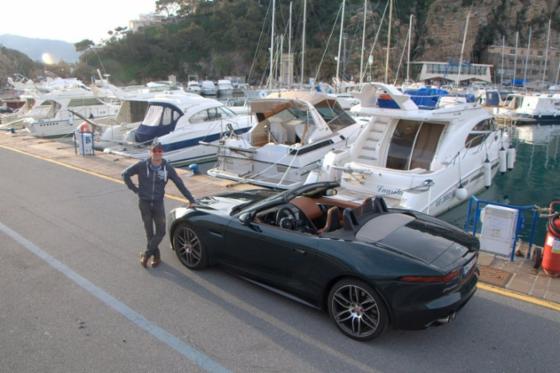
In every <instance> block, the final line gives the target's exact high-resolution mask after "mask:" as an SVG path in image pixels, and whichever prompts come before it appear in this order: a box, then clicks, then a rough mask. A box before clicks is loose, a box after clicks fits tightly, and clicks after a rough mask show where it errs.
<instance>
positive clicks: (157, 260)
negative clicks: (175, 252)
mask: <svg viewBox="0 0 560 373" xmlns="http://www.w3.org/2000/svg"><path fill="white" fill-rule="evenodd" d="M160 263H161V259H160V258H159V257H156V256H154V257H153V258H152V268H156V267H157V266H158V265H159V264H160Z"/></svg>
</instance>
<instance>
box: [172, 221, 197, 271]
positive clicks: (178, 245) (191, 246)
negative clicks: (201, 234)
mask: <svg viewBox="0 0 560 373" xmlns="http://www.w3.org/2000/svg"><path fill="white" fill-rule="evenodd" d="M173 248H174V249H175V252H176V253H177V257H178V258H179V260H181V263H183V264H184V265H185V266H187V267H189V268H200V267H201V263H202V256H203V254H202V244H201V242H200V239H199V238H198V235H197V234H196V232H195V231H193V230H192V229H191V228H190V227H189V226H186V225H182V226H180V227H177V229H176V230H175V232H174V234H173Z"/></svg>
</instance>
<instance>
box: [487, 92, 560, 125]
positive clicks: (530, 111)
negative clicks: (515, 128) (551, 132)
mask: <svg viewBox="0 0 560 373" xmlns="http://www.w3.org/2000/svg"><path fill="white" fill-rule="evenodd" d="M494 113H495V116H496V119H498V120H499V121H501V122H504V123H511V124H513V125H519V126H520V125H533V124H537V125H559V124H560V94H521V93H518V94H512V95H509V96H508V97H507V98H506V106H505V107H501V108H497V109H496V110H495V112H494Z"/></svg>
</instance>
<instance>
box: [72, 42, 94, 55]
mask: <svg viewBox="0 0 560 373" xmlns="http://www.w3.org/2000/svg"><path fill="white" fill-rule="evenodd" d="M94 45H95V43H94V42H93V41H91V40H89V39H84V40H82V41H79V42H77V43H75V44H74V48H76V52H83V51H85V50H88V49H89V48H91V47H92V46H94Z"/></svg>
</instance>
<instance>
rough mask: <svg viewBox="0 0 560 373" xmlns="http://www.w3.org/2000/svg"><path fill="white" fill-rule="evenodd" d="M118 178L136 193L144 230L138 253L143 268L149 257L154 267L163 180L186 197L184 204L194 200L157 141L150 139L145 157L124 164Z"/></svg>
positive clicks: (160, 226) (158, 258) (160, 229)
mask: <svg viewBox="0 0 560 373" xmlns="http://www.w3.org/2000/svg"><path fill="white" fill-rule="evenodd" d="M133 175H137V176H138V186H136V185H135V184H134V183H133V182H132V180H131V179H130V177H131V176H133ZM122 177H123V179H124V182H125V183H126V185H127V186H128V188H129V189H130V190H132V191H133V192H134V193H136V194H138V206H139V208H140V214H141V215H142V221H143V222H144V229H145V231H146V239H147V245H146V251H144V252H143V253H142V254H141V255H140V264H141V265H142V267H144V268H147V266H148V260H149V259H150V257H153V259H152V263H151V264H152V268H154V267H157V266H158V265H159V264H160V263H161V255H160V252H159V247H158V246H159V244H160V242H161V240H162V239H163V236H165V208H164V205H163V197H164V195H165V185H166V184H167V180H168V179H171V180H172V181H173V182H174V183H175V185H176V186H177V188H178V189H179V191H180V192H181V193H182V194H183V196H185V198H186V199H187V200H189V205H188V206H191V204H193V203H194V198H193V196H192V194H191V193H190V192H189V190H188V189H187V187H186V186H185V184H184V183H183V181H182V180H181V178H180V177H179V175H177V172H176V171H175V168H173V166H171V165H170V164H169V163H167V161H166V160H165V159H163V146H162V145H161V144H160V143H159V142H154V143H153V144H152V145H151V146H150V156H149V158H148V159H146V160H143V161H139V162H138V163H136V164H133V165H132V166H130V167H128V168H127V169H126V170H124V171H123V173H122ZM154 225H155V233H154Z"/></svg>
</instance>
